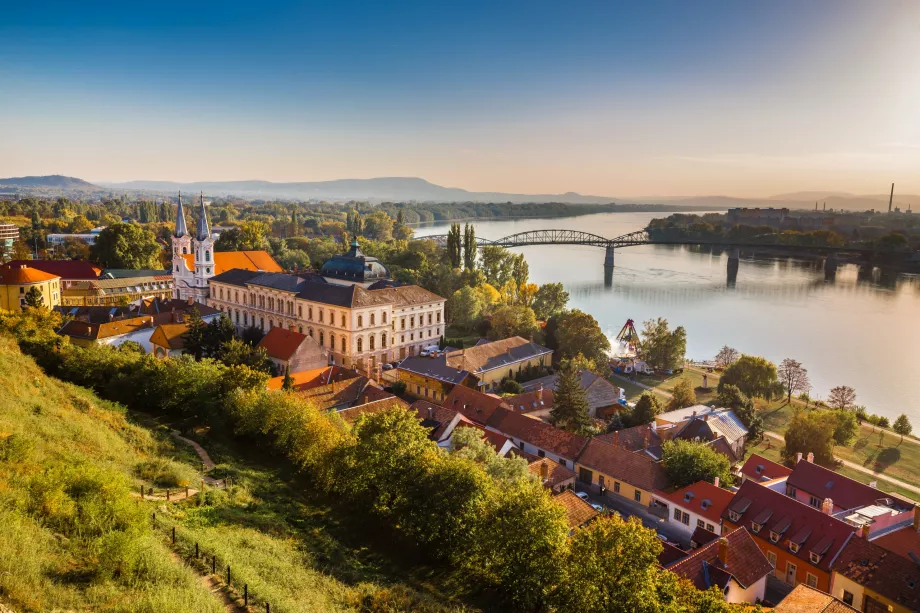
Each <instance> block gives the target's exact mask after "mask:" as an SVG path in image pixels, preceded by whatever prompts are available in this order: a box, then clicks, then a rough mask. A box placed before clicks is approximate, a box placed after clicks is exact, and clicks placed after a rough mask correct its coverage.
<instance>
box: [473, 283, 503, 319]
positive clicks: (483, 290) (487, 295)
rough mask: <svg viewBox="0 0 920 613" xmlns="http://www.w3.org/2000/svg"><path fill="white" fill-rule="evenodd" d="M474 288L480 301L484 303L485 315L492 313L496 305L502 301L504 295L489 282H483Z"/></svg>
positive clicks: (483, 310) (483, 311)
mask: <svg viewBox="0 0 920 613" xmlns="http://www.w3.org/2000/svg"><path fill="white" fill-rule="evenodd" d="M473 290H474V291H475V292H476V295H477V296H479V303H480V304H481V305H482V314H483V315H490V314H491V313H492V311H493V310H494V309H495V307H497V306H498V305H499V303H501V300H502V295H501V294H500V293H499V291H498V290H497V289H495V288H494V287H492V286H491V285H489V284H488V283H483V284H482V285H479V286H477V287H474V288H473Z"/></svg>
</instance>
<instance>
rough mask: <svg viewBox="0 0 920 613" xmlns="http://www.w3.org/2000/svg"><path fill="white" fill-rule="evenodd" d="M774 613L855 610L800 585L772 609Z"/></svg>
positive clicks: (816, 612)
mask: <svg viewBox="0 0 920 613" xmlns="http://www.w3.org/2000/svg"><path fill="white" fill-rule="evenodd" d="M773 612H774V613H855V612H856V609H854V608H853V607H851V606H849V605H847V604H844V603H843V602H841V601H839V600H837V599H836V598H834V597H833V596H831V595H830V594H826V593H824V592H822V591H820V590H816V589H815V588H813V587H808V586H807V585H805V584H804V583H800V584H799V585H797V586H796V587H795V589H794V590H792V591H791V592H789V594H787V595H786V597H785V598H783V600H782V601H781V602H780V603H779V604H778V605H776V607H774V609H773Z"/></svg>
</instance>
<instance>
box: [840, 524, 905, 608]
mask: <svg viewBox="0 0 920 613" xmlns="http://www.w3.org/2000/svg"><path fill="white" fill-rule="evenodd" d="M908 530H909V531H910V532H915V530H914V529H913V528H909V529H908ZM908 538H910V537H909V536H908ZM832 568H833V575H832V578H831V589H830V593H831V595H832V596H834V597H835V598H839V599H840V600H842V601H843V602H844V603H845V604H848V605H850V606H851V607H853V608H854V609H857V610H859V611H865V612H866V613H913V612H914V611H918V610H920V593H918V590H920V566H918V565H917V564H916V563H915V561H914V560H913V559H911V558H909V557H905V556H901V555H898V554H897V553H895V552H893V551H890V550H888V549H886V548H885V547H882V546H880V545H878V544H876V543H873V542H871V541H868V540H866V539H865V538H864V537H863V536H862V532H861V531H860V532H857V533H856V534H854V535H853V536H852V537H851V538H850V539H849V541H847V544H846V546H845V547H844V548H843V549H842V550H841V551H840V553H839V554H838V555H837V557H836V559H835V560H834V562H833V567H832Z"/></svg>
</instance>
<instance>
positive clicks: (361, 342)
mask: <svg viewBox="0 0 920 613" xmlns="http://www.w3.org/2000/svg"><path fill="white" fill-rule="evenodd" d="M363 340H364V339H362V338H361V337H360V336H359V337H358V353H361V351H362V350H363V349H364V347H363Z"/></svg>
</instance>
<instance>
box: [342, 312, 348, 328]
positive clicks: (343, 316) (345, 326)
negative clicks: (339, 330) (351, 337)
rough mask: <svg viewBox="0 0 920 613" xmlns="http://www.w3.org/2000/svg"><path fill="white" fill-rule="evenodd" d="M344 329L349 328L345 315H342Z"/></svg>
mask: <svg viewBox="0 0 920 613" xmlns="http://www.w3.org/2000/svg"><path fill="white" fill-rule="evenodd" d="M342 327H343V328H347V327H348V326H347V325H346V324H345V313H342Z"/></svg>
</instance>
